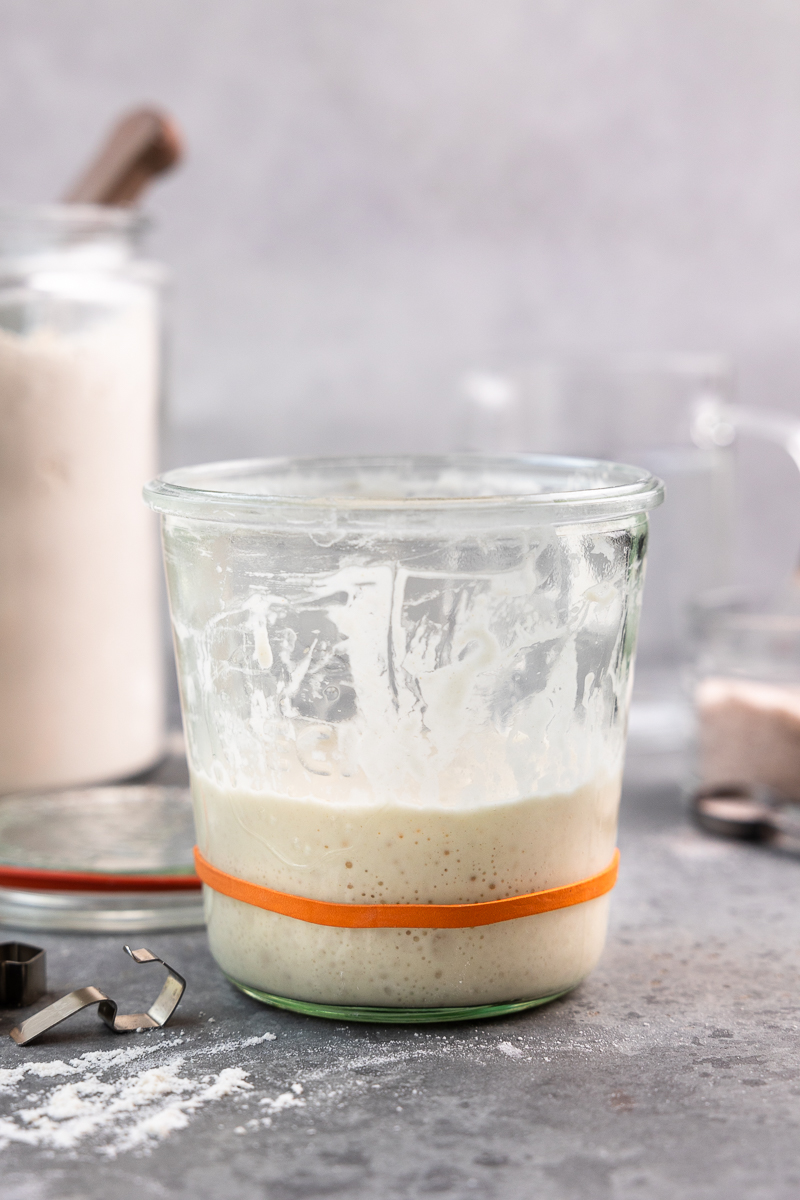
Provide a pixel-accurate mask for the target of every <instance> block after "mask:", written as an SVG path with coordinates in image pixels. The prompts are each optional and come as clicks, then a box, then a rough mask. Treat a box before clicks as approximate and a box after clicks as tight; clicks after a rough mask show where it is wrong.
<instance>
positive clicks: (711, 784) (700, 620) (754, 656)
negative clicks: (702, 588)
mask: <svg viewBox="0 0 800 1200" xmlns="http://www.w3.org/2000/svg"><path fill="white" fill-rule="evenodd" d="M781 599H782V600H783V604H776V603H775V602H774V601H773V602H772V603H770V602H768V601H766V600H765V599H764V598H763V597H758V596H755V595H752V594H748V593H747V592H746V591H743V590H741V589H724V590H722V591H719V592H712V593H709V594H707V595H706V596H705V597H702V598H701V599H700V600H699V601H698V603H697V604H696V605H695V609H694V630H693V633H694V639H693V641H694V645H693V649H694V661H693V663H692V665H691V668H690V671H689V679H690V683H691V685H692V688H693V692H694V704H695V715H696V727H697V745H696V759H695V764H694V767H695V769H694V777H693V778H692V779H691V780H690V788H692V790H695V794H697V795H710V796H713V795H726V794H730V795H737V794H740V795H747V794H748V793H750V792H755V791H758V790H759V789H767V790H768V791H769V792H771V793H774V795H775V797H776V799H778V800H781V801H791V802H793V803H795V804H797V803H800V605H798V596H797V587H796V584H793V585H792V586H791V587H790V588H789V589H787V592H786V593H785V594H784V595H783V596H782V597H781Z"/></svg>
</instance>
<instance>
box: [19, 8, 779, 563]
mask: <svg viewBox="0 0 800 1200" xmlns="http://www.w3.org/2000/svg"><path fill="white" fill-rule="evenodd" d="M141 101H157V102H159V103H161V104H163V105H164V106H166V107H167V108H169V109H170V110H172V111H173V112H174V113H175V115H176V117H177V119H178V120H179V122H180V123H181V125H182V126H183V128H184V129H185V132H186V137H187V140H188V145H189V156H188V159H187V162H186V164H185V167H184V168H183V169H182V170H181V171H180V173H177V174H175V175H174V176H173V177H171V178H169V179H165V180H164V181H163V182H162V183H161V184H160V185H159V186H158V187H157V188H155V189H154V190H153V192H152V193H151V195H150V197H149V199H148V202H147V206H148V208H149V210H150V211H151V212H152V214H153V215H154V217H155V218H156V222H157V224H156V229H155V232H154V234H153V236H152V239H151V243H150V246H151V250H152V252H153V253H154V254H156V255H157V256H158V257H160V258H162V259H163V260H165V261H166V262H167V263H169V265H170V266H171V267H172V268H173V270H174V276H175V290H174V299H173V317H172V320H173V340H172V345H173V363H172V389H171V402H170V424H171V436H170V439H169V442H168V446H167V450H166V455H167V458H168V459H169V460H170V461H172V462H176V461H187V460H189V459H193V458H206V457H221V456H227V455H237V454H242V453H247V454H253V453H285V452H292V453H294V452H315V451H320V450H330V451H335V452H342V451H347V450H385V449H393V448H394V449H397V448H408V449H416V450H425V449H431V450H434V449H440V448H446V447H448V446H450V445H451V444H452V442H453V438H454V434H453V428H452V404H453V400H454V397H455V395H456V393H457V390H458V380H459V378H460V377H461V375H462V374H463V372H464V371H465V370H467V369H469V368H471V367H486V366H492V367H501V368H502V367H504V366H506V365H508V364H514V363H520V362H524V361H526V360H527V359H528V358H530V357H532V356H534V355H536V354H539V353H541V352H560V353H563V352H575V351H581V352H586V351H599V350H609V349H610V350H616V351H632V350H696V351H705V350H717V351H722V352H724V353H726V354H729V355H730V356H731V357H732V358H733V360H734V362H735V364H736V367H737V372H738V379H739V390H740V395H741V397H742V398H743V399H745V400H747V401H748V402H752V403H758V404H769V405H773V406H774V405H781V406H784V407H789V408H791V409H793V410H794V411H795V412H797V413H798V414H800V7H798V5H797V4H796V3H794V2H793V0H690V2H689V0H686V2H684V0H664V2H659V0H598V2H597V3H594V4H586V3H574V2H570V0H538V2H534V0H492V2H491V3H487V2H486V0H402V2H400V0H397V2H395V0H380V3H375V0H224V2H223V0H114V3H113V4H109V3H107V2H106V0H0V113H2V121H1V122H0V199H4V200H26V201H27V200H30V201H38V200H47V199H50V198H52V197H56V196H58V195H59V194H60V193H61V192H62V191H63V189H64V188H65V187H66V186H67V185H68V183H69V182H70V181H71V179H72V178H73V176H74V175H75V174H76V172H77V170H78V168H79V166H80V165H81V163H82V162H83V161H84V160H85V159H86V157H87V155H88V154H90V153H91V152H92V151H93V150H94V148H95V145H96V143H97V142H98V140H99V139H100V138H101V136H102V135H103V133H104V131H105V130H106V128H107V126H108V124H109V122H110V120H112V119H113V118H114V117H115V116H116V115H117V114H118V112H119V111H120V110H124V109H125V108H126V107H128V106H130V105H131V104H134V103H138V102H141ZM743 454H744V458H745V467H746V470H745V472H744V477H745V479H746V481H749V484H748V486H749V488H750V492H749V493H748V504H749V521H750V524H749V535H748V536H749V543H748V545H749V549H750V552H751V553H752V554H754V555H757V556H758V557H757V560H756V561H757V563H758V565H759V568H761V567H765V568H769V569H771V570H773V572H776V571H783V570H785V568H786V567H787V566H789V565H791V561H792V559H793V557H794V554H795V546H796V545H797V544H800V503H798V501H800V480H797V479H795V476H794V474H793V472H792V470H791V469H790V467H789V465H788V464H787V463H784V462H783V461H782V459H781V457H780V454H779V452H778V451H777V450H772V451H766V450H764V449H759V450H758V451H756V450H754V449H753V448H751V447H748V448H746V449H745V450H744V452H743ZM787 510H788V511H789V512H790V513H791V517H787V516H786V515H785V514H786V512H787ZM779 515H780V520H779V519H778V516H779ZM767 520H768V521H769V523H770V526H771V529H770V532H769V533H768V534H767V535H766V536H765V535H764V532H763V529H761V530H757V531H754V526H755V525H758V524H763V523H764V522H765V521H767Z"/></svg>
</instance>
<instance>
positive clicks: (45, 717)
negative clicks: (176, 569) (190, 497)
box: [0, 205, 164, 792]
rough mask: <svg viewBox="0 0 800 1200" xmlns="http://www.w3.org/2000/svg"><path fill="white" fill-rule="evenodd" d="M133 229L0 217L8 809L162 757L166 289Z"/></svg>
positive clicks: (36, 213) (30, 212)
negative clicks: (19, 793) (158, 487)
mask: <svg viewBox="0 0 800 1200" xmlns="http://www.w3.org/2000/svg"><path fill="white" fill-rule="evenodd" d="M142 228H143V221H142V218H141V216H139V215H138V214H137V213H135V212H131V211H128V210H123V209H113V208H95V207H91V206H80V205H70V206H54V207H49V208H20V209H3V210H0V562H2V564H3V567H2V571H0V792H9V791H12V790H25V789H33V788H49V787H52V788H58V787H64V786H69V785H73V784H86V783H93V782H98V781H104V780H110V779H117V778H124V777H126V776H131V775H134V774H136V773H138V772H141V771H142V770H143V769H145V768H147V767H149V766H150V765H152V764H153V762H154V761H155V760H157V759H158V758H159V757H160V755H161V754H162V751H163V739H164V728H163V724H164V718H163V678H162V670H163V667H162V642H161V634H160V627H159V625H160V623H159V599H158V588H159V580H158V553H157V545H156V530H155V523H154V522H153V519H152V515H151V514H150V513H148V512H147V510H146V508H145V507H144V506H143V505H142V503H141V497H140V488H141V482H142V480H143V479H147V478H149V477H150V475H152V473H153V470H154V469H155V464H156V454H157V432H158V419H157V418H158V403H159V390H160V367H159V359H160V316H159V286H160V282H161V272H160V270H159V269H158V268H157V267H155V266H154V265H153V264H148V263H143V262H141V261H139V260H138V259H137V258H136V244H137V241H138V239H139V235H140V233H141V231H142Z"/></svg>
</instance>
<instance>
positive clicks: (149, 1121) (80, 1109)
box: [0, 1033, 305, 1158]
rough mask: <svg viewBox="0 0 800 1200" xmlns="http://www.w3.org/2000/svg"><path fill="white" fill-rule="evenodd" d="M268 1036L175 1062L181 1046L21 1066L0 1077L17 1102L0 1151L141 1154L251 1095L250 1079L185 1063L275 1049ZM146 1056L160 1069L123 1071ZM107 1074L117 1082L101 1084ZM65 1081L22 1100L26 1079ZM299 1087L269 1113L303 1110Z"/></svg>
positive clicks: (168, 1043) (163, 1043) (4, 1124)
mask: <svg viewBox="0 0 800 1200" xmlns="http://www.w3.org/2000/svg"><path fill="white" fill-rule="evenodd" d="M275 1038H276V1035H275V1034H274V1033H265V1034H262V1035H260V1036H257V1037H249V1038H244V1039H238V1040H227V1041H224V1042H218V1043H216V1044H212V1045H211V1046H207V1045H206V1046H201V1047H198V1048H197V1049H195V1050H193V1051H187V1052H182V1053H179V1054H175V1053H174V1050H175V1048H176V1047H178V1046H180V1045H182V1044H183V1042H184V1040H185V1039H184V1038H180V1037H178V1038H170V1039H168V1040H153V1041H152V1042H150V1043H149V1044H141V1043H139V1044H137V1045H135V1046H130V1047H122V1048H120V1049H115V1050H94V1051H89V1052H88V1053H86V1054H82V1055H81V1056H80V1057H79V1058H73V1059H71V1060H70V1061H69V1062H63V1061H61V1060H60V1059H57V1060H54V1061H52V1062H24V1063H20V1065H19V1066H17V1067H11V1068H6V1069H3V1070H0V1094H5V1095H10V1096H13V1097H16V1098H18V1099H19V1100H20V1101H23V1103H22V1104H20V1105H19V1106H13V1105H12V1106H11V1107H10V1111H9V1110H8V1108H7V1109H6V1111H5V1112H4V1113H3V1114H2V1115H0V1150H3V1149H5V1148H6V1147H7V1146H9V1145H10V1144H11V1143H14V1142H16V1143H23V1144H26V1145H29V1146H35V1147H39V1148H42V1149H49V1150H60V1151H74V1150H75V1149H76V1148H77V1147H79V1146H80V1145H82V1144H83V1143H85V1142H88V1141H89V1140H91V1142H92V1144H93V1146H94V1149H95V1150H96V1151H97V1152H99V1153H101V1154H104V1155H106V1156H108V1157H111V1158H114V1157H116V1155H117V1154H119V1153H121V1152H124V1151H129V1150H138V1151H145V1152H146V1151H147V1150H148V1149H150V1148H151V1147H152V1146H153V1145H155V1144H157V1143H158V1142H159V1141H163V1139H164V1138H166V1137H169V1135H170V1134H171V1133H174V1132H175V1131H177V1130H180V1129H185V1128H186V1127H187V1125H188V1124H189V1122H190V1120H191V1118H192V1116H193V1115H194V1114H195V1113H197V1112H198V1111H199V1110H200V1109H202V1108H204V1107H205V1106H206V1105H208V1104H212V1103H214V1102H216V1101H220V1100H223V1099H225V1098H227V1097H237V1096H239V1097H240V1096H242V1095H244V1094H246V1093H250V1092H252V1091H253V1087H254V1085H253V1084H252V1083H251V1082H249V1078H248V1077H249V1076H250V1075H251V1074H252V1072H251V1071H247V1070H244V1069H243V1068H242V1067H238V1066H235V1067H226V1068H224V1069H223V1070H221V1071H219V1072H218V1073H215V1074H213V1073H212V1074H202V1075H200V1076H199V1077H197V1076H195V1075H194V1074H192V1073H191V1071H189V1070H188V1069H187V1065H188V1063H189V1062H190V1061H191V1060H193V1059H195V1058H201V1057H206V1058H207V1057H208V1055H209V1054H212V1055H214V1056H217V1055H219V1054H220V1053H226V1052H227V1053H236V1052H237V1051H239V1050H243V1049H246V1048H249V1047H252V1046H257V1045H260V1044H262V1043H264V1042H271V1041H275ZM146 1055H158V1056H159V1057H161V1056H162V1055H163V1056H164V1057H165V1059H166V1061H164V1062H162V1063H160V1064H159V1065H157V1066H150V1067H147V1068H145V1069H139V1070H137V1069H135V1068H134V1069H127V1070H126V1068H129V1065H130V1064H131V1063H133V1062H136V1060H138V1059H141V1058H143V1057H144V1056H146ZM108 1073H113V1074H114V1075H115V1076H116V1078H112V1079H110V1080H105V1079H103V1078H102V1076H103V1075H106V1074H108ZM31 1076H32V1077H34V1078H38V1079H44V1080H51V1079H52V1080H55V1079H59V1080H63V1079H64V1077H65V1076H66V1077H67V1080H66V1082H61V1081H59V1082H58V1083H57V1084H55V1085H54V1086H53V1085H51V1086H49V1087H45V1088H43V1089H42V1090H41V1091H40V1092H38V1093H37V1092H29V1091H25V1092H23V1090H22V1089H23V1087H24V1084H25V1079H26V1077H31ZM302 1090H303V1088H302V1085H301V1084H293V1085H292V1090H291V1091H290V1092H287V1093H285V1097H288V1098H289V1099H285V1098H284V1096H278V1097H277V1098H276V1099H275V1100H274V1101H268V1104H269V1105H271V1106H272V1107H269V1109H268V1111H269V1112H273V1113H274V1112H279V1111H280V1110H281V1109H283V1108H288V1107H301V1106H303V1105H304V1103H305V1102H304V1101H302V1100H300V1099H299V1096H300V1094H301V1093H302Z"/></svg>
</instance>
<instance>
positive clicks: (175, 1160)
mask: <svg viewBox="0 0 800 1200" xmlns="http://www.w3.org/2000/svg"><path fill="white" fill-rule="evenodd" d="M620 845H621V848H622V852H623V867H622V875H621V881H620V884H619V887H618V890H617V892H616V894H615V898H614V905H613V921H612V928H611V932H610V937H609V943H608V948H607V950H606V953H605V956H604V958H603V960H602V963H601V965H600V967H599V969H598V970H597V971H596V972H595V973H594V975H592V977H591V978H590V979H589V980H587V981H586V982H585V983H584V984H583V985H582V986H581V987H579V988H578V989H577V990H576V991H575V992H573V993H572V995H570V996H568V997H567V998H565V999H563V1000H561V1001H558V1002H556V1003H554V1004H552V1005H550V1006H549V1007H546V1008H542V1009H539V1010H535V1011H532V1012H528V1013H527V1014H523V1015H519V1016H516V1017H513V1018H510V1019H502V1020H496V1021H491V1022H485V1023H482V1024H474V1025H458V1026H436V1027H428V1028H419V1029H416V1030H415V1029H411V1028H397V1027H377V1026H367V1025H348V1024H338V1023H328V1022H325V1021H319V1020H313V1019H309V1018H303V1017H296V1016H292V1015H290V1014H286V1013H281V1012H278V1011H276V1010H272V1009H269V1008H266V1007H262V1006H260V1005H259V1004H257V1003H255V1002H253V1001H251V1000H249V999H247V998H246V997H244V996H242V995H240V994H239V993H238V992H236V991H235V990H234V989H233V988H232V987H231V986H229V985H228V984H227V983H226V982H225V980H224V979H223V978H222V977H221V975H220V974H219V972H218V971H217V970H216V968H215V966H214V964H213V962H212V961H211V959H210V958H209V955H208V953H207V951H206V948H205V944H204V938H203V935H202V934H196V935H189V936H163V937H153V938H147V939H142V940H144V941H145V942H148V943H152V948H153V949H154V950H156V951H157V952H159V953H162V954H163V955H164V956H165V957H167V958H168V959H169V960H171V961H172V962H173V963H174V965H175V966H176V967H178V968H179V969H181V970H184V971H185V973H186V975H187V976H188V979H189V989H188V991H187V995H186V998H185V1002H184V1004H183V1005H182V1008H181V1009H180V1010H179V1019H178V1020H177V1021H176V1024H175V1025H174V1027H173V1028H168V1029H167V1030H165V1031H163V1032H162V1033H153V1034H142V1035H131V1036H130V1037H129V1038H128V1039H127V1040H126V1039H120V1038H117V1037H115V1036H114V1035H113V1034H111V1033H107V1032H106V1031H105V1030H104V1029H102V1027H98V1025H97V1023H96V1018H94V1017H90V1016H88V1015H87V1016H86V1017H85V1018H78V1019H77V1020H76V1021H75V1023H74V1024H72V1025H70V1026H69V1027H68V1026H64V1027H63V1028H62V1030H61V1031H60V1032H58V1033H55V1034H53V1035H51V1037H50V1039H49V1040H48V1041H47V1042H46V1043H42V1044H40V1045H39V1046H32V1047H29V1048H27V1049H25V1050H20V1049H18V1048H17V1047H15V1046H14V1045H13V1044H12V1043H11V1042H10V1041H9V1040H8V1039H7V1038H5V1037H2V1039H0V1065H1V1066H2V1068H5V1069H7V1068H9V1067H14V1066H15V1065H18V1064H19V1063H20V1062H23V1061H32V1062H35V1063H39V1064H42V1063H48V1062H51V1061H52V1060H58V1059H60V1060H66V1061H67V1062H68V1061H69V1060H70V1059H73V1058H77V1056H79V1055H81V1054H84V1053H87V1052H91V1051H94V1050H103V1051H108V1050H109V1049H112V1050H113V1049H119V1048H120V1047H131V1046H132V1047H133V1048H134V1050H138V1049H139V1048H144V1049H145V1050H146V1053H145V1052H144V1050H143V1053H142V1056H140V1057H139V1058H137V1059H136V1060H134V1061H131V1062H129V1063H127V1064H122V1065H118V1066H116V1067H114V1066H112V1067H110V1068H106V1069H105V1073H104V1074H102V1075H101V1078H102V1079H105V1080H111V1081H114V1080H117V1079H119V1078H120V1076H122V1077H124V1076H125V1074H126V1073H135V1072H138V1071H141V1070H142V1069H143V1065H144V1064H146V1065H148V1066H150V1067H153V1066H158V1065H159V1064H160V1065H164V1064H169V1063H174V1062H175V1060H176V1057H177V1056H178V1055H182V1056H183V1065H182V1066H181V1068H180V1070H181V1072H182V1077H185V1078H189V1079H190V1080H195V1081H196V1080H200V1079H202V1078H208V1076H209V1075H210V1076H211V1077H212V1079H213V1077H214V1076H215V1074H218V1073H219V1072H220V1071H221V1070H223V1069H224V1068H225V1067H231V1066H237V1067H239V1068H242V1069H244V1070H246V1071H248V1072H249V1073H250V1074H249V1080H248V1081H249V1082H250V1083H252V1085H253V1087H252V1090H250V1091H247V1092H243V1093H240V1094H238V1095H234V1096H230V1097H228V1098H223V1099H221V1100H219V1101H215V1102H213V1103H212V1102H209V1103H208V1104H206V1105H205V1106H204V1107H202V1108H200V1109H198V1110H197V1111H196V1112H194V1113H191V1114H190V1115H189V1119H188V1120H187V1123H186V1127H185V1128H182V1129H181V1128H176V1129H175V1131H174V1132H173V1133H172V1134H171V1135H170V1136H169V1137H167V1138H165V1139H164V1140H163V1141H160V1142H153V1143H152V1144H151V1145H147V1144H144V1145H140V1146H139V1148H138V1149H134V1150H131V1151H127V1152H126V1151H123V1150H119V1151H118V1152H117V1154H116V1157H109V1154H108V1134H107V1133H106V1134H104V1135H103V1137H94V1138H93V1137H91V1136H89V1137H86V1138H84V1139H83V1140H81V1141H80V1143H79V1144H78V1145H77V1146H76V1147H74V1148H73V1149H71V1150H63V1151H59V1150H57V1149H52V1148H51V1149H42V1148H37V1147H33V1146H26V1145H19V1144H12V1145H10V1146H8V1148H7V1149H6V1150H5V1152H4V1153H3V1156H2V1170H3V1175H2V1184H0V1192H2V1196H3V1200H77V1198H78V1197H80V1198H81V1200H107V1198H113V1200H134V1198H136V1200H143V1198H145V1197H179V1198H184V1197H185V1198H186V1200H189V1198H190V1197H191V1198H192V1200H206V1198H208V1200H218V1198H228V1197H230V1198H231V1200H303V1198H306V1197H308V1198H312V1197H314V1198H316V1197H328V1196H331V1197H334V1196H345V1197H348V1200H349V1198H352V1200H387V1198H391V1197H397V1198H398V1200H406V1198H408V1200H412V1198H416V1197H425V1196H429V1195H443V1196H449V1197H453V1200H468V1198H470V1197H484V1198H486V1200H495V1198H496V1200H534V1197H535V1198H536V1200H634V1198H635V1200H723V1198H724V1200H739V1198H740V1197H741V1198H742V1200H745V1198H746V1200H784V1198H785V1200H790V1198H791V1200H794V1197H796V1196H797V1195H798V1194H799V1193H800V1052H799V1050H798V1026H800V990H799V989H798V982H799V981H798V970H799V968H800V937H799V936H798V935H800V861H798V860H797V859H792V858H790V857H788V856H780V855H778V854H776V853H774V852H770V851H767V850H764V849H759V848H757V847H753V846H747V845H735V844H728V843H725V842H721V841H717V840H714V839H712V838H709V837H707V836H705V835H704V834H701V833H699V832H697V831H695V830H694V829H693V828H692V827H691V826H690V824H689V823H688V821H687V819H686V817H685V814H684V811H683V808H682V805H681V802H680V799H679V795H678V791H677V788H675V787H673V786H669V785H664V784H661V785H648V786H642V785H640V786H638V787H633V788H631V787H629V788H628V790H627V794H626V797H625V801H624V805H623V820H622V829H621V837H620ZM40 940H41V941H42V943H44V944H46V946H47V948H48V951H49V955H50V978H51V982H52V986H53V987H54V989H58V988H66V987H67V986H69V985H72V984H75V983H78V982H87V981H92V982H95V983H97V984H98V985H100V986H104V987H106V988H107V989H108V990H109V991H111V992H112V994H113V995H115V996H116V995H117V993H118V992H119V991H120V989H122V991H121V995H123V996H128V997H129V998H131V1000H132V1002H133V998H134V996H136V995H138V999H139V1002H141V999H142V998H143V996H145V995H146V993H147V989H145V987H144V983H143V977H142V976H141V975H139V976H138V977H137V975H136V972H137V971H140V972H141V971H142V970H143V968H135V967H133V965H132V964H130V963H129V962H127V960H125V959H124V957H123V956H122V955H121V954H120V952H119V941H120V939H117V938H113V937H111V938H107V937H102V938H79V937H71V938H61V939H54V938H50V937H47V936H44V935H42V937H41V939H40ZM150 986H152V981H151V980H148V988H149V987H150ZM137 988H138V989H139V990H138V992H137V990H136V989H137ZM212 1017H213V1018H214V1020H213V1021H210V1018H212ZM10 1024H11V1020H10V1019H9V1014H7V1013H5V1014H3V1019H2V1025H1V1026H0V1029H2V1031H5V1030H6V1029H7V1028H8V1027H9V1026H10ZM265 1033H274V1034H275V1039H274V1040H266V1041H262V1042H260V1043H258V1044H251V1045H249V1046H247V1045H244V1044H243V1043H244V1042H246V1041H247V1039H248V1038H260V1037H263V1035H264V1034H265ZM178 1038H179V1039H180V1045H178V1044H177V1041H176V1039H178ZM0 1078H2V1077H0ZM61 1082H64V1081H62V1080H61V1079H58V1078H55V1079H54V1078H46V1077H45V1078H40V1077H36V1076H32V1075H29V1076H27V1079H26V1084H25V1088H24V1092H23V1094H24V1093H30V1095H29V1098H28V1099H26V1100H25V1101H24V1103H25V1104H28V1105H30V1106H33V1107H35V1106H36V1104H37V1103H41V1099H42V1097H43V1096H44V1095H45V1093H48V1092H51V1091H52V1089H53V1087H54V1085H56V1084H59V1083H61ZM66 1082H69V1080H66ZM293 1083H297V1084H299V1085H300V1086H302V1088H303V1092H302V1094H301V1095H300V1096H299V1097H297V1098H298V1099H300V1100H302V1101H303V1102H304V1103H303V1104H302V1106H299V1105H295V1106H289V1107H282V1105H281V1103H279V1104H278V1106H277V1108H276V1106H275V1101H276V1098H277V1097H279V1096H281V1095H284V1094H285V1093H286V1092H287V1091H288V1092H289V1095H290V1096H292V1095H296V1094H295V1093H292V1092H291V1091H290V1090H289V1089H290V1088H291V1085H292V1084H293ZM198 1086H199V1085H198ZM265 1099H266V1100H267V1102H268V1103H267V1104H266V1105H264V1104H260V1103H259V1102H260V1101H261V1100H265ZM270 1101H271V1102H272V1103H271V1104H270V1103H269V1102H270ZM22 1103H23V1101H21V1100H20V1099H19V1097H17V1098H16V1099H14V1098H13V1097H11V1096H9V1095H6V1096H0V1112H1V1113H2V1114H3V1115H4V1116H6V1117H8V1113H9V1112H10V1111H11V1110H12V1109H13V1108H19V1107H20V1105H21V1104H22ZM283 1103H285V1102H283ZM265 1112H267V1113H269V1112H271V1113H272V1115H271V1118H270V1120H271V1124H270V1125H269V1126H268V1127H265V1126H264V1124H263V1119H264V1118H263V1114H264V1113H265ZM248 1122H254V1124H248ZM0 1130H2V1125H0ZM237 1130H238V1131H239V1132H237ZM104 1138H105V1142H104V1140H103V1139H104ZM104 1144H105V1145H106V1150H105V1152H103V1149H102V1147H103V1145H104Z"/></svg>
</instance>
